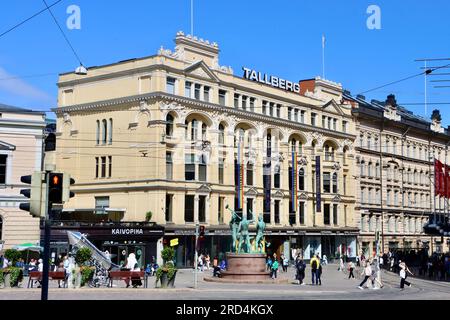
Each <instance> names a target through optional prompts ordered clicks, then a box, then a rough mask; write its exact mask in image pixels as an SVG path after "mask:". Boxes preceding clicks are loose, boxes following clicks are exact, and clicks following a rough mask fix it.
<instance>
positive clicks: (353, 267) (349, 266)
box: [348, 261, 355, 279]
mask: <svg viewBox="0 0 450 320" xmlns="http://www.w3.org/2000/svg"><path fill="white" fill-rule="evenodd" d="M353 270H355V264H354V263H353V261H350V262H349V263H348V271H349V274H348V279H350V278H353V279H354V278H355V275H354V274H353Z"/></svg>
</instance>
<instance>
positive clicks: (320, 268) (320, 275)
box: [317, 263, 322, 286]
mask: <svg viewBox="0 0 450 320" xmlns="http://www.w3.org/2000/svg"><path fill="white" fill-rule="evenodd" d="M317 279H319V286H321V285H322V264H321V263H319V268H318V269H317Z"/></svg>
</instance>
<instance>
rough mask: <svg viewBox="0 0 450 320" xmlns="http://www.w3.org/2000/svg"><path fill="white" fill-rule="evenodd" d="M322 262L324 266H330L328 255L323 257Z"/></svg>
mask: <svg viewBox="0 0 450 320" xmlns="http://www.w3.org/2000/svg"><path fill="white" fill-rule="evenodd" d="M322 261H323V264H325V265H326V264H328V258H327V256H326V255H323V256H322Z"/></svg>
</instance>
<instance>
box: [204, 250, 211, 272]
mask: <svg viewBox="0 0 450 320" xmlns="http://www.w3.org/2000/svg"><path fill="white" fill-rule="evenodd" d="M205 262H206V263H205V264H206V270H209V268H210V266H211V258H210V257H209V254H206V256H205Z"/></svg>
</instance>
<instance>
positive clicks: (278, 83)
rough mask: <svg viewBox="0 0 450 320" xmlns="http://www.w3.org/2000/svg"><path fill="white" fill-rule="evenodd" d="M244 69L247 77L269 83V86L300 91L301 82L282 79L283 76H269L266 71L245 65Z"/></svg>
mask: <svg viewBox="0 0 450 320" xmlns="http://www.w3.org/2000/svg"><path fill="white" fill-rule="evenodd" d="M242 69H243V70H244V78H245V79H248V80H251V81H256V82H260V83H264V84H268V85H269V86H272V87H275V88H279V89H283V90H286V91H292V92H295V93H300V84H299V83H295V82H291V81H288V80H284V79H281V78H278V77H275V76H270V75H269V76H268V75H267V74H265V73H261V72H257V71H255V70H252V69H249V68H246V67H243V68H242Z"/></svg>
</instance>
